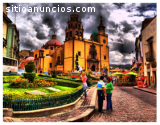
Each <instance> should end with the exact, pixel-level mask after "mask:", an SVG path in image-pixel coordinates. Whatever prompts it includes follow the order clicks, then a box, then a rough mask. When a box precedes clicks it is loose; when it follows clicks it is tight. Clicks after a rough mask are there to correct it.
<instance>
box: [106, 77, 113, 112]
mask: <svg viewBox="0 0 160 125" xmlns="http://www.w3.org/2000/svg"><path fill="white" fill-rule="evenodd" d="M112 89H113V84H112V80H111V79H110V78H109V77H107V85H106V93H107V97H106V100H107V106H106V109H107V110H109V111H112V110H113V109H112Z"/></svg>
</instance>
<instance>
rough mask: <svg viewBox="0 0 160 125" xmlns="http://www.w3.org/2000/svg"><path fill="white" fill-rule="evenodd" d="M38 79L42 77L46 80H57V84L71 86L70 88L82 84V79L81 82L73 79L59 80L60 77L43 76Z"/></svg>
mask: <svg viewBox="0 0 160 125" xmlns="http://www.w3.org/2000/svg"><path fill="white" fill-rule="evenodd" d="M38 79H44V80H46V81H52V82H57V85H60V86H67V87H72V88H76V87H78V86H81V85H82V81H81V82H74V81H69V80H60V79H55V78H45V77H42V78H38Z"/></svg>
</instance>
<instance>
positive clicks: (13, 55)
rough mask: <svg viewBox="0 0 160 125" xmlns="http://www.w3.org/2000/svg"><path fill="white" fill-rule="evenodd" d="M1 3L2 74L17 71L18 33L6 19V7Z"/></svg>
mask: <svg viewBox="0 0 160 125" xmlns="http://www.w3.org/2000/svg"><path fill="white" fill-rule="evenodd" d="M8 6H9V4H7V3H3V72H9V71H14V72H17V70H18V55H19V31H18V30H17V27H16V25H15V24H13V23H12V21H11V20H10V19H9V18H8V17H7V12H6V7H8Z"/></svg>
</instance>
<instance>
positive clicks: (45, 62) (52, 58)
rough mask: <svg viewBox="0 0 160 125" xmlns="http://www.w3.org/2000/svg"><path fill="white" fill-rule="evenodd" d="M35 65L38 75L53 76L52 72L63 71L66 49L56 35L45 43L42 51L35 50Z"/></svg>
mask: <svg viewBox="0 0 160 125" xmlns="http://www.w3.org/2000/svg"><path fill="white" fill-rule="evenodd" d="M34 65H35V70H34V71H35V72H36V73H45V74H51V71H53V70H56V71H58V72H62V71H63V65H64V47H63V45H62V44H61V42H60V41H59V40H57V39H56V35H55V34H53V35H52V39H51V40H49V41H48V42H46V43H45V45H43V46H42V48H41V49H36V50H34Z"/></svg>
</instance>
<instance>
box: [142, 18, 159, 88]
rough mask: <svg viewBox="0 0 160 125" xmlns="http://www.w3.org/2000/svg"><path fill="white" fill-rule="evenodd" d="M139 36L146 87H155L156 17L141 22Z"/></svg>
mask: <svg viewBox="0 0 160 125" xmlns="http://www.w3.org/2000/svg"><path fill="white" fill-rule="evenodd" d="M144 26H145V27H144ZM143 27H144V28H143ZM141 34H142V47H143V64H144V77H145V78H146V79H147V85H148V86H151V87H153V86H154V87H155V86H157V85H156V84H157V80H156V79H157V16H155V17H154V18H149V19H145V20H144V21H143V23H142V30H141Z"/></svg>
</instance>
